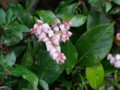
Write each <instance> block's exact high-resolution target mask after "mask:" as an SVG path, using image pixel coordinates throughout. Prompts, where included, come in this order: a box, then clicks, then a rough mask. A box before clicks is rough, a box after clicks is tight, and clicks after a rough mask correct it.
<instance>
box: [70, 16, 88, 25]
mask: <svg viewBox="0 0 120 90" xmlns="http://www.w3.org/2000/svg"><path fill="white" fill-rule="evenodd" d="M86 19H87V17H86V16H84V15H82V14H78V15H75V16H74V17H73V18H72V19H71V22H72V27H80V26H82V25H83V24H84V23H85V22H86Z"/></svg>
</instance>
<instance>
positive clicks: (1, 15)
mask: <svg viewBox="0 0 120 90" xmlns="http://www.w3.org/2000/svg"><path fill="white" fill-rule="evenodd" d="M5 18H6V13H5V11H4V10H3V9H0V24H5V23H6V19H5Z"/></svg>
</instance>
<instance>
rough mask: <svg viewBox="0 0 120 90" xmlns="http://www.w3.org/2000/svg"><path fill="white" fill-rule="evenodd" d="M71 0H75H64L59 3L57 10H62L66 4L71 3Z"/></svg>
mask: <svg viewBox="0 0 120 90" xmlns="http://www.w3.org/2000/svg"><path fill="white" fill-rule="evenodd" d="M71 2H73V0H64V1H61V2H60V3H59V5H58V6H57V8H56V10H55V11H56V12H58V11H59V10H61V9H62V8H63V7H65V6H66V5H69V4H70V3H71Z"/></svg>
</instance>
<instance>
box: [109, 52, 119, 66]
mask: <svg viewBox="0 0 120 90" xmlns="http://www.w3.org/2000/svg"><path fill="white" fill-rule="evenodd" d="M107 60H110V63H111V64H113V65H114V66H115V67H116V68H120V54H115V55H113V54H108V56H107Z"/></svg>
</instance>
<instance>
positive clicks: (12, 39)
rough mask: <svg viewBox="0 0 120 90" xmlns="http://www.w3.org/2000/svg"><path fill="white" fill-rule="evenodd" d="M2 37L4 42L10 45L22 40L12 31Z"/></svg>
mask: <svg viewBox="0 0 120 90" xmlns="http://www.w3.org/2000/svg"><path fill="white" fill-rule="evenodd" d="M2 38H3V40H4V44H7V45H8V46H13V45H15V44H17V43H19V42H20V40H21V39H20V38H19V37H18V36H15V35H13V34H12V33H9V34H5V35H3V37H2Z"/></svg>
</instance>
